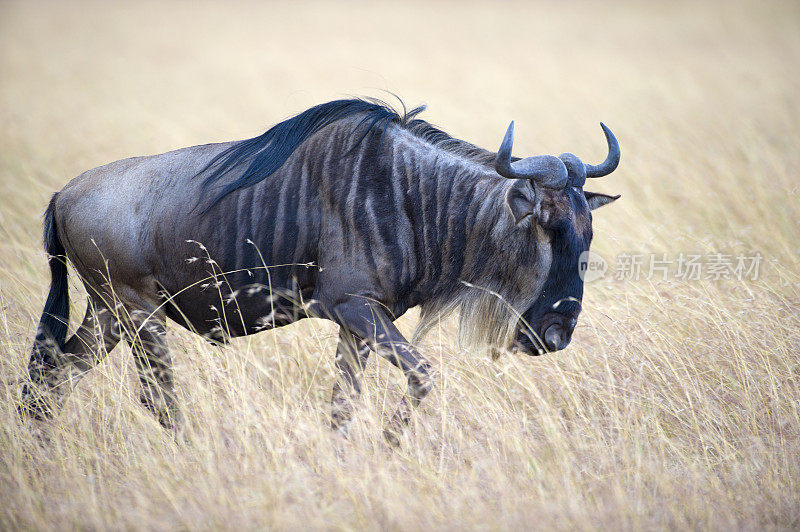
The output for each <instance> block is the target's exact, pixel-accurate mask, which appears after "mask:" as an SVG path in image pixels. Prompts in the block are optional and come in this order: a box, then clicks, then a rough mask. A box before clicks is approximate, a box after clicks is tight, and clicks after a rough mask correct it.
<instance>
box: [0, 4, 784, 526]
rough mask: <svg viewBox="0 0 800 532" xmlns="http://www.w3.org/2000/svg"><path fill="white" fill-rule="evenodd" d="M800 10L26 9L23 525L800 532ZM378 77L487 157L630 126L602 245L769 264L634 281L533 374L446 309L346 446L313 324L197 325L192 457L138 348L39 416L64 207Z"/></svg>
mask: <svg viewBox="0 0 800 532" xmlns="http://www.w3.org/2000/svg"><path fill="white" fill-rule="evenodd" d="M798 27H800V9H799V8H798V4H797V3H795V2H785V3H772V2H753V3H741V2H720V3H714V2H703V3H697V2H668V3H663V4H656V3H640V2H630V3H600V2H598V3H593V2H569V3H557V4H556V3H550V2H540V3H539V2H534V3H515V2H507V3H506V2H497V3H495V2H491V3H489V2H487V3H471V2H453V3H434V4H429V3H407V2H404V3H401V4H400V3H398V4H384V3H370V4H366V3H365V4H361V3H346V2H345V3H318V2H299V3H292V4H283V3H280V4H279V3H274V4H273V3H240V2H226V3H215V4H211V3H168V4H166V3H160V2H153V3H148V2H136V3H103V2H97V3H75V2H52V3H51V2H3V3H0V528H2V529H9V528H28V529H39V528H41V529H64V528H75V527H77V528H99V529H105V528H127V529H138V528H144V529H156V528H190V529H210V528H229V529H233V528H238V527H245V528H260V527H275V528H297V527H302V528H330V529H349V528H370V529H377V528H391V529H405V530H411V529H417V528H420V527H433V528H449V529H456V528H463V527H481V528H496V529H505V528H516V529H523V528H530V527H534V528H562V529H566V528H570V529H571V528H576V527H577V528H594V527H606V528H617V527H621V528H625V529H631V528H636V529H638V528H648V529H650V528H684V527H689V528H714V529H728V528H730V527H735V528H749V529H760V528H762V527H766V528H795V529H796V528H798V527H800V486H799V485H798V484H799V483H800V440H798V437H800V381H799V379H800V359H799V358H798V355H799V354H800V312H799V310H800V308H799V307H798V305H800V294H799V292H800V290H799V288H800V285H799V284H798V282H799V277H800V276H799V275H798V274H799V273H800V272H799V270H800V269H799V268H798V262H797V257H798V253H799V252H800V206H799V205H798V199H799V198H800V183H799V182H798V173H799V172H798V168H800V149H798V147H800V98H798V95H800V70H799V67H798V65H800V32H799V31H798ZM383 90H390V91H393V92H395V93H397V94H399V95H401V96H402V97H403V98H404V99H405V101H406V102H407V103H408V104H411V105H415V104H418V103H423V102H424V103H427V104H429V110H428V111H427V112H426V113H425V115H423V116H424V117H425V118H427V119H428V120H430V121H432V122H434V123H436V124H438V125H440V126H442V127H444V128H445V129H446V130H447V131H449V132H451V133H452V134H454V135H456V136H458V137H461V138H465V139H468V140H470V141H472V142H475V143H477V144H479V145H482V146H485V147H487V148H494V147H496V146H497V145H498V143H499V141H500V138H501V135H502V133H503V132H504V130H505V127H506V126H507V124H508V122H509V120H510V119H512V118H513V119H516V120H517V142H516V145H515V152H516V153H518V154H522V155H529V154H536V153H554V154H558V153H561V152H563V151H572V152H574V153H576V154H579V156H581V157H583V158H584V160H588V161H590V162H597V161H598V160H600V159H601V158H602V157H603V156H604V153H605V147H604V142H603V138H602V134H601V131H600V128H599V127H598V125H597V122H599V121H600V120H603V121H604V122H606V123H607V124H608V125H610V126H611V127H612V129H613V130H614V131H615V133H616V134H617V136H618V138H619V139H620V142H621V145H622V153H623V157H622V164H621V166H620V168H619V170H617V172H615V173H614V174H613V175H611V176H609V177H606V178H604V179H602V180H599V181H597V182H596V184H595V183H594V182H593V183H592V184H593V185H594V189H595V190H598V191H603V192H608V193H621V194H622V200H621V201H618V202H617V203H615V204H614V205H613V206H610V207H605V208H604V209H602V210H601V211H598V212H597V213H596V216H595V235H596V236H595V241H594V245H593V249H594V250H596V251H598V252H599V253H600V254H601V255H603V256H605V257H606V258H610V259H613V258H614V257H616V255H618V254H620V253H636V252H642V253H651V252H652V253H662V252H667V253H670V254H675V253H679V252H686V253H688V252H701V253H710V252H714V251H721V252H726V253H737V252H746V253H751V252H753V251H759V252H760V253H762V255H763V256H764V258H765V262H764V264H763V265H762V274H761V276H760V278H759V279H758V280H757V281H746V282H738V281H728V282H714V281H709V280H701V281H692V282H686V281H679V280H677V279H675V278H671V279H669V280H667V281H662V282H650V281H647V280H639V281H618V280H615V279H614V278H613V277H611V276H609V277H607V278H606V279H605V280H603V281H598V282H595V283H592V284H590V285H588V286H587V293H586V295H585V298H584V308H585V311H584V313H583V315H582V317H581V322H580V325H579V327H578V329H577V330H576V333H575V335H574V337H573V342H572V345H571V346H570V347H569V348H568V349H567V350H566V351H563V352H561V353H558V354H555V355H550V356H546V357H539V358H535V359H533V358H526V357H522V356H513V355H508V356H504V357H502V358H501V359H499V360H498V361H496V362H492V361H491V360H489V359H487V358H486V357H483V356H480V355H478V354H476V353H470V352H465V351H463V350H461V349H460V348H459V347H458V345H456V343H455V341H454V325H453V323H452V322H448V323H446V324H444V325H443V326H442V327H441V328H439V329H437V330H436V331H434V332H433V333H432V334H431V335H430V336H429V337H428V338H427V339H426V341H425V342H424V344H423V346H422V349H423V351H424V352H425V353H426V355H427V356H429V357H430V359H431V360H432V361H433V362H434V363H435V365H436V367H437V369H438V371H439V375H438V386H437V388H436V390H435V391H434V392H433V393H432V394H431V396H430V397H429V399H428V400H427V401H426V402H425V403H424V404H423V406H422V407H421V408H420V410H419V412H418V415H417V416H416V419H415V422H414V425H413V427H412V431H411V433H410V435H409V437H408V439H407V441H406V442H405V444H404V447H403V449H402V450H400V451H389V450H388V449H387V448H386V447H385V445H384V444H383V441H382V438H381V437H380V427H381V425H382V423H383V422H384V420H385V418H386V417H387V415H388V413H390V412H391V411H392V409H393V405H394V403H395V401H396V400H397V398H398V397H399V394H400V393H401V392H402V390H403V380H402V378H401V376H400V375H399V374H398V373H397V372H396V371H395V370H393V369H392V368H391V367H390V366H389V365H388V364H387V363H385V361H379V362H378V361H376V359H375V358H374V357H373V359H372V360H371V362H370V365H369V368H368V371H367V376H366V385H365V388H366V390H365V394H364V397H363V400H362V401H361V402H360V404H359V405H358V406H357V412H358V413H357V416H356V419H355V423H354V425H353V429H352V431H351V437H350V439H349V440H346V441H342V440H339V439H336V438H333V437H332V435H331V433H330V432H329V430H328V429H327V424H328V418H327V416H328V405H327V402H328V399H329V396H330V388H331V385H332V382H333V366H332V359H333V349H334V345H335V339H336V331H335V328H334V326H332V325H331V324H329V323H326V322H322V321H311V320H307V321H305V322H302V323H299V324H296V325H293V326H290V327H286V328H284V329H281V330H278V331H275V332H269V333H263V334H260V335H257V336H254V337H250V338H245V339H239V340H236V341H234V342H233V343H232V345H230V346H229V347H225V348H222V349H218V348H214V347H211V346H209V345H207V344H205V343H204V342H203V341H201V340H199V339H198V338H196V337H194V336H192V335H191V334H189V333H187V332H185V331H183V330H179V329H178V328H176V327H174V326H173V327H171V328H170V333H169V341H170V343H171V346H172V347H173V349H174V352H175V358H176V372H177V377H176V378H177V384H178V391H179V398H180V402H181V404H182V406H183V409H184V411H185V413H186V415H187V420H188V427H189V430H188V434H187V439H188V442H186V443H181V444H178V443H175V442H174V441H173V440H172V438H171V437H170V436H169V435H168V434H167V433H165V432H164V431H162V430H161V428H160V427H159V426H158V425H157V423H156V422H155V421H154V420H153V419H151V417H150V416H149V415H148V414H147V413H146V412H144V411H143V410H142V409H141V407H140V406H139V405H138V398H137V396H138V390H137V388H136V382H135V377H134V371H133V368H132V363H131V354H130V351H129V350H127V348H123V347H118V348H117V350H115V351H113V352H112V353H111V354H110V355H109V357H108V358H107V359H106V361H105V362H104V363H103V364H101V366H100V367H99V368H98V370H96V371H94V372H93V373H91V374H90V375H88V376H87V377H86V378H85V379H84V380H83V381H82V382H81V384H80V385H79V386H78V388H77V390H76V392H75V393H74V395H73V396H72V397H71V398H70V400H69V401H68V404H67V407H66V408H65V410H64V412H63V414H62V415H61V416H60V417H58V418H57V419H56V420H55V421H54V422H53V423H52V424H51V425H49V426H46V427H36V426H31V425H25V424H22V423H21V422H20V421H19V419H18V417H17V416H16V404H17V401H18V394H19V384H18V379H19V378H20V377H21V376H22V375H23V373H24V368H25V364H26V360H27V357H28V351H29V347H30V344H31V339H32V334H33V332H34V330H35V324H36V321H37V319H38V316H39V313H40V312H41V308H42V305H43V302H44V298H45V296H46V290H47V284H48V274H47V269H46V263H45V256H44V253H43V252H42V250H41V244H40V220H41V213H42V212H43V211H44V208H45V206H46V203H47V200H48V198H49V196H50V194H52V193H53V192H54V191H56V190H58V189H59V188H61V187H62V186H63V185H64V184H65V183H66V182H67V181H68V180H69V179H71V178H72V177H74V176H75V175H77V174H79V173H80V172H82V171H84V170H86V169H88V168H91V167H94V166H98V165H100V164H103V163H106V162H109V161H112V160H116V159H120V158H124V157H129V156H133V155H142V154H150V153H157V152H162V151H166V150H170V149H174V148H178V147H182V146H186V145H191V144H199V143H206V142H211V141H222V140H230V139H235V138H246V137H249V136H253V135H255V134H258V133H260V132H261V131H263V130H264V129H265V128H266V127H267V126H268V125H270V124H272V123H274V122H276V121H278V120H280V119H283V118H285V117H287V116H289V115H291V114H293V113H295V112H298V111H301V110H303V109H305V108H306V107H308V106H310V105H313V104H316V103H319V102H322V101H326V100H329V99H333V98H336V97H342V96H346V95H353V94H356V95H372V96H381V95H382V94H383V93H382V92H381V91H383ZM109 222H110V223H113V221H111V220H110V221H109ZM72 284H73V288H72V290H71V295H72V301H73V306H74V307H75V309H74V310H73V316H75V315H80V314H81V313H82V308H83V306H84V305H85V300H84V298H83V295H82V290H81V288H80V286H79V285H78V284H77V283H76V282H75V281H74V277H73V282H72ZM414 323H415V318H414V313H413V312H412V313H410V314H409V316H407V317H404V318H403V319H402V320H401V328H402V329H403V330H405V331H410V330H411V329H412V328H413V325H414ZM42 433H44V436H42Z"/></svg>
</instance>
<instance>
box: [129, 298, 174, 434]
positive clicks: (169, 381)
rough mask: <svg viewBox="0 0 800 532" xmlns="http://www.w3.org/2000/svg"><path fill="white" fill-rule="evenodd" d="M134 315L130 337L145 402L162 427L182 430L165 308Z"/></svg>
mask: <svg viewBox="0 0 800 532" xmlns="http://www.w3.org/2000/svg"><path fill="white" fill-rule="evenodd" d="M130 315H131V322H132V329H133V330H132V331H130V332H129V333H128V334H126V338H127V340H128V343H129V344H130V345H131V349H132V350H133V355H134V359H135V361H136V369H137V370H138V372H139V381H140V383H141V385H142V394H141V396H140V398H141V401H142V404H143V405H144V406H145V407H147V408H148V409H149V410H150V411H151V412H152V413H153V414H154V415H155V416H156V418H157V419H158V421H159V423H161V425H162V426H164V427H165V428H168V429H178V428H179V427H180V426H181V416H180V412H179V410H178V407H177V404H176V402H175V384H174V381H173V373H172V357H171V355H170V352H169V349H168V348H167V341H166V334H167V329H166V318H165V316H164V314H163V312H161V311H158V312H155V313H150V312H147V311H144V310H134V311H132V312H131V314H130Z"/></svg>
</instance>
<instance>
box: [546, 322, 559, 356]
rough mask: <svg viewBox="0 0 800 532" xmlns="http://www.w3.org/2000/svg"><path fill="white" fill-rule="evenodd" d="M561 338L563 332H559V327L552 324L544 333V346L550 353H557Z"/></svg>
mask: <svg viewBox="0 0 800 532" xmlns="http://www.w3.org/2000/svg"><path fill="white" fill-rule="evenodd" d="M562 336H563V331H562V330H561V326H559V325H558V324H555V323H554V324H553V325H551V326H550V327H548V328H547V330H546V331H545V332H544V344H545V345H546V346H547V348H548V349H550V350H551V351H558V350H559V349H561V340H562Z"/></svg>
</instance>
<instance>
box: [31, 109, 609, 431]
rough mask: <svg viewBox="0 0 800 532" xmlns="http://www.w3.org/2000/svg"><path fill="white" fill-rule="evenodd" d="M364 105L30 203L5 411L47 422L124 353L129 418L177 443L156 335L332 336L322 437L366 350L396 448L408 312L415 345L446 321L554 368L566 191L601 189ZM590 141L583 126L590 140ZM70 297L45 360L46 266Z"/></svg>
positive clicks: (336, 420) (560, 168)
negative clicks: (380, 370) (39, 259)
mask: <svg viewBox="0 0 800 532" xmlns="http://www.w3.org/2000/svg"><path fill="white" fill-rule="evenodd" d="M422 109H423V108H417V109H414V110H412V111H410V112H404V113H403V115H402V116H401V115H400V114H399V113H397V112H396V111H394V110H392V109H391V108H390V107H388V106H387V105H385V104H383V103H381V102H378V101H373V100H369V101H368V100H360V99H351V100H339V101H333V102H329V103H325V104H322V105H318V106H316V107H313V108H311V109H308V110H307V111H305V112H303V113H300V114H299V115H297V116H295V117H294V118H290V119H288V120H286V121H284V122H281V123H280V124H278V125H276V126H274V127H273V128H271V129H270V130H268V131H267V132H266V133H264V134H263V135H260V136H258V137H255V138H252V139H249V140H244V141H240V142H229V143H222V144H207V145H203V146H194V147H190V148H184V149H181V150H177V151H173V152H169V153H165V154H162V155H155V156H151V157H136V158H132V159H125V160H122V161H117V162H114V163H111V164H108V165H106V166H102V167H100V168H96V169H94V170H90V171H88V172H86V173H84V174H82V175H81V176H79V177H77V178H75V179H74V180H72V181H71V182H70V183H69V184H67V186H65V187H64V188H63V189H62V190H61V191H60V192H58V193H57V194H55V195H54V196H53V198H52V200H51V201H50V205H49V207H48V208H47V211H46V213H45V218H44V244H45V250H46V251H47V254H48V255H49V264H50V270H51V275H52V284H51V287H50V293H49V295H48V298H47V302H46V303H45V308H44V313H43V315H42V318H41V322H40V325H39V329H38V332H37V336H36V339H35V341H34V348H33V355H32V357H31V361H30V365H29V373H30V382H29V383H28V384H27V385H26V387H25V388H24V390H23V403H22V410H23V411H24V412H27V413H28V414H29V415H32V416H34V417H37V418H45V417H47V416H49V415H52V414H53V413H54V412H55V411H56V410H57V409H58V407H60V406H61V404H62V403H63V400H64V398H65V397H66V395H67V393H68V392H69V390H70V389H71V388H72V386H73V385H74V383H75V382H76V381H77V379H78V378H79V377H80V375H82V374H84V373H85V372H86V371H88V370H89V369H90V368H92V367H93V366H94V365H96V364H97V363H98V361H99V359H100V357H101V356H102V353H105V352H108V351H110V350H111V349H113V347H114V346H115V345H116V344H117V342H118V341H119V339H120V338H124V339H125V340H126V341H128V342H129V343H130V344H131V347H132V350H133V352H134V355H135V357H134V358H135V360H136V365H137V369H138V371H139V376H140V380H141V384H142V389H143V391H142V395H141V399H142V402H143V403H144V404H145V405H146V406H147V407H148V408H149V409H151V410H152V411H153V412H154V414H155V415H156V416H157V417H158V419H159V421H160V422H161V423H162V424H163V425H164V426H166V427H175V426H177V425H178V424H179V421H180V414H179V412H178V409H177V407H176V404H175V396H174V387H173V373H172V363H171V358H170V354H169V352H168V350H167V346H166V342H165V332H166V329H165V327H166V318H171V319H172V320H174V321H176V322H177V323H179V324H181V325H183V326H185V327H187V328H190V329H191V330H194V331H196V332H198V333H200V334H203V335H205V336H206V337H207V338H208V339H209V340H211V341H213V342H225V341H227V339H228V338H230V337H236V336H242V335H247V334H253V333H255V332H258V331H261V330H263V329H268V328H272V327H277V326H281V325H285V324H287V323H290V322H293V321H296V320H298V319H300V318H303V317H308V316H317V317H323V318H327V319H330V320H333V321H334V322H336V323H337V324H338V325H339V344H338V347H337V352H336V353H337V354H336V368H337V373H338V375H337V380H336V383H335V385H334V390H333V397H332V425H333V426H334V427H335V428H344V427H345V425H346V423H347V421H348V420H349V419H350V417H351V415H352V412H351V410H352V407H351V405H352V400H351V399H352V398H353V397H355V396H357V395H358V393H359V392H360V384H359V374H360V372H361V370H362V369H363V366H364V364H365V362H366V360H367V357H368V355H369V351H370V350H374V351H376V352H378V353H380V354H382V355H384V356H387V357H388V358H389V360H391V361H392V362H393V363H394V364H395V365H397V366H398V367H399V368H401V369H402V370H403V371H404V373H405V375H406V377H407V379H408V392H407V395H406V397H405V398H404V399H403V400H402V402H401V404H400V405H399V408H398V410H397V413H396V414H395V415H394V417H393V418H392V419H391V421H390V422H389V424H388V425H387V429H386V435H387V437H388V438H389V440H390V441H392V442H394V443H396V441H397V436H398V435H399V434H400V433H401V432H402V430H403V427H405V425H406V424H407V423H408V420H409V416H410V413H411V411H412V409H413V408H414V407H415V406H416V405H417V404H419V402H420V401H421V400H422V399H423V398H424V397H425V395H426V394H427V393H428V391H429V390H430V388H431V377H430V365H429V363H428V362H427V361H426V360H425V359H424V358H423V357H422V356H420V354H419V352H418V351H417V350H416V349H414V347H413V346H412V345H411V344H410V343H409V342H408V341H407V340H406V339H405V338H404V337H403V336H402V335H401V333H400V332H399V331H398V329H397V328H396V327H395V326H394V324H393V320H394V319H396V318H397V317H399V316H400V315H402V314H403V313H404V312H406V310H408V309H409V308H411V307H415V306H419V307H420V308H421V321H420V325H419V327H418V331H419V332H424V331H425V330H426V328H427V327H429V326H430V325H431V324H432V323H434V322H435V320H437V319H439V318H440V317H441V316H442V315H444V314H447V313H448V312H450V311H455V310H458V311H460V319H461V325H460V327H459V330H460V336H461V339H462V340H463V341H464V342H467V343H470V344H482V345H488V346H495V347H496V348H499V349H507V348H514V347H516V348H519V349H522V350H524V351H526V352H528V353H530V354H541V353H544V352H546V351H556V350H559V349H563V348H564V347H566V346H567V344H568V343H569V341H570V337H571V334H572V331H573V329H574V328H575V324H576V320H577V318H578V313H579V312H580V310H581V297H582V295H583V282H582V279H581V277H580V275H579V265H578V262H579V256H580V255H581V253H582V252H584V251H586V250H588V249H589V244H590V241H591V239H592V217H591V212H590V211H591V210H593V209H595V208H597V207H599V206H602V205H605V204H607V203H609V202H611V201H613V200H615V199H616V197H613V196H607V195H603V194H597V193H593V192H588V191H585V190H583V185H584V183H585V181H586V178H587V177H600V176H604V175H606V174H609V173H610V172H612V171H613V170H614V169H615V168H616V167H617V164H618V163H619V158H620V152H619V146H618V143H617V140H616V139H615V137H614V135H613V134H612V133H611V131H610V130H609V129H608V128H606V127H605V126H604V125H603V130H604V131H605V136H606V140H607V143H608V149H609V153H608V156H607V158H606V160H605V161H604V162H603V163H601V164H599V165H596V166H594V165H589V164H584V163H582V162H581V161H580V160H579V159H578V158H577V157H576V156H575V155H572V154H570V153H565V154H563V155H561V156H559V157H554V156H551V155H539V156H535V157H527V158H523V159H518V158H513V157H512V156H511V148H512V143H513V135H514V123H513V122H512V123H511V125H510V126H509V128H508V131H507V133H506V135H505V138H504V139H503V141H502V144H501V145H500V149H499V151H498V152H497V153H493V152H490V151H487V150H484V149H481V148H478V147H477V146H474V145H472V144H469V143H467V142H464V141H461V140H458V139H456V138H453V137H450V136H449V135H447V134H446V133H444V132H443V131H441V130H439V129H437V128H435V127H434V126H432V125H430V124H429V123H427V122H425V121H423V120H420V119H418V118H416V115H417V114H418V113H419V112H420V111H422ZM601 125H602V124H601ZM67 259H69V261H71V262H72V264H73V265H74V267H75V269H76V270H77V272H78V273H79V274H80V276H81V278H82V281H83V282H84V284H85V286H86V288H87V290H88V292H89V302H88V310H87V312H86V317H85V318H84V321H83V323H82V324H81V325H80V326H79V327H78V329H77V331H76V332H75V334H74V335H73V336H72V337H71V338H70V339H69V340H67V341H66V342H65V340H66V334H67V324H68V319H69V317H68V310H69V301H68V294H67V266H66V261H67Z"/></svg>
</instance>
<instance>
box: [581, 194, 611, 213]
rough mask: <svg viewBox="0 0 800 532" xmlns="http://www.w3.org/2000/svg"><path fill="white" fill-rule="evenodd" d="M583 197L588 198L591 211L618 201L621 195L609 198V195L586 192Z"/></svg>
mask: <svg viewBox="0 0 800 532" xmlns="http://www.w3.org/2000/svg"><path fill="white" fill-rule="evenodd" d="M583 195H584V196H586V202H587V203H588V204H589V210H590V211H593V210H595V209H599V208H600V207H602V206H603V205H608V204H609V203H611V202H612V201H616V200H618V199H619V197H620V194H617V195H616V196H609V195H607V194H598V193H597V192H584V193H583Z"/></svg>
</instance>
